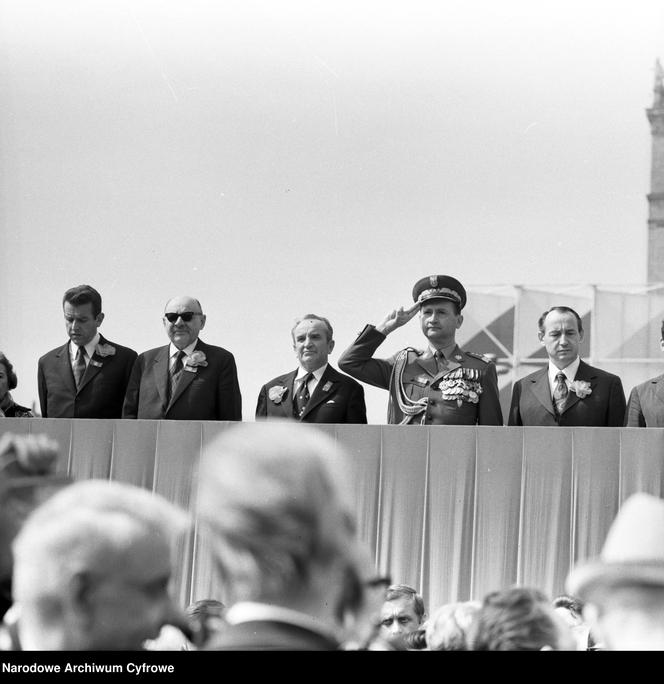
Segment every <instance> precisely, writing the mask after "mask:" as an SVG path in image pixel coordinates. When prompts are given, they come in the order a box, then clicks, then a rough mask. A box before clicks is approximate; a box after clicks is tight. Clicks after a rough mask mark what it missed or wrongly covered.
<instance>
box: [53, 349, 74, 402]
mask: <svg viewBox="0 0 664 684" xmlns="http://www.w3.org/2000/svg"><path fill="white" fill-rule="evenodd" d="M56 356H57V359H58V372H59V373H60V376H61V377H62V379H63V380H64V381H65V382H66V383H67V384H68V385H69V389H70V390H71V392H72V394H76V381H75V380H74V371H73V370H72V367H71V361H70V359H69V342H67V344H65V346H64V347H60V349H58V352H57V354H56Z"/></svg>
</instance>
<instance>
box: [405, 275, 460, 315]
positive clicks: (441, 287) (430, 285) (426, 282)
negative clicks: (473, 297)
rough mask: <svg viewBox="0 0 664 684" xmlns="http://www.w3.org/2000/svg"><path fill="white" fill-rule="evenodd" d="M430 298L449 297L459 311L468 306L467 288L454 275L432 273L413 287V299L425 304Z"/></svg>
mask: <svg viewBox="0 0 664 684" xmlns="http://www.w3.org/2000/svg"><path fill="white" fill-rule="evenodd" d="M429 299H448V300H449V301H451V302H454V303H455V304H456V305H457V306H458V307H459V311H461V309H463V307H464V306H466V290H465V288H464V287H463V285H462V284H461V283H460V282H459V281H458V280H457V279H456V278H452V276H448V275H432V276H427V277H426V278H421V279H420V280H418V281H417V282H416V283H415V287H414V288H413V301H414V302H417V303H418V304H423V303H424V302H426V301H427V300H429Z"/></svg>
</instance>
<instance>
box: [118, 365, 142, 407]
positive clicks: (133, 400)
mask: <svg viewBox="0 0 664 684" xmlns="http://www.w3.org/2000/svg"><path fill="white" fill-rule="evenodd" d="M142 365H143V364H142V358H141V357H140V356H139V357H138V358H137V359H136V361H134V365H133V367H132V369H131V375H130V376H129V382H128V383H127V391H126V393H125V399H124V404H123V405H122V417H123V418H136V416H137V415H138V394H139V387H140V385H141V375H142Z"/></svg>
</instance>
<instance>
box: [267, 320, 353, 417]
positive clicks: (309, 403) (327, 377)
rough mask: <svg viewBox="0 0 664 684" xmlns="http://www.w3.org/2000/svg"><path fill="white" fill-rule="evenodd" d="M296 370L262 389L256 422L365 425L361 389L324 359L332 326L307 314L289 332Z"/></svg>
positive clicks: (331, 336)
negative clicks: (287, 420) (285, 420)
mask: <svg viewBox="0 0 664 684" xmlns="http://www.w3.org/2000/svg"><path fill="white" fill-rule="evenodd" d="M291 337H292V338H293V349H294V350H295V356H296V358H297V360H298V363H299V368H298V369H297V370H294V371H291V372H290V373H286V374H285V375H280V376H279V377H276V378H274V379H273V380H270V382H268V383H267V384H265V385H263V387H262V388H261V391H260V394H259V395H258V404H257V406H256V418H257V419H261V418H295V420H299V421H301V422H303V423H366V422H367V411H366V406H365V404H364V389H363V387H362V385H360V383H359V382H356V381H355V380H353V379H352V378H349V377H348V376H347V375H343V374H342V373H339V372H338V371H336V370H335V369H334V368H332V366H330V364H329V363H328V361H327V359H328V356H329V355H330V353H331V352H332V350H333V349H334V339H333V330H332V325H331V324H330V322H329V321H328V320H327V318H323V317H321V316H316V315H315V314H307V315H306V316H303V317H302V318H299V319H298V320H297V321H296V322H295V325H294V327H293V329H292V330H291Z"/></svg>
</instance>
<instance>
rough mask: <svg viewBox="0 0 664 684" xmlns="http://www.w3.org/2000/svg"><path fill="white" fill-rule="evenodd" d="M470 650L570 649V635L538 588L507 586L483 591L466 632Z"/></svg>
mask: <svg viewBox="0 0 664 684" xmlns="http://www.w3.org/2000/svg"><path fill="white" fill-rule="evenodd" d="M469 642H470V647H471V650H474V651H539V650H542V649H553V650H568V649H569V650H573V649H574V643H573V639H572V635H571V633H570V632H569V629H568V628H567V626H566V625H565V624H564V623H563V622H562V620H561V619H560V618H559V617H558V616H557V615H556V614H555V612H554V610H553V607H552V605H551V601H550V599H549V598H548V597H547V596H546V595H545V594H544V593H543V592H542V591H540V590H539V589H535V588H530V587H511V588H509V589H502V590H500V591H494V592H491V593H489V594H487V595H486V596H485V597H484V600H483V601H482V606H481V608H480V609H479V611H478V613H477V615H476V617H475V620H474V622H473V625H472V627H471V634H470V639H469Z"/></svg>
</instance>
